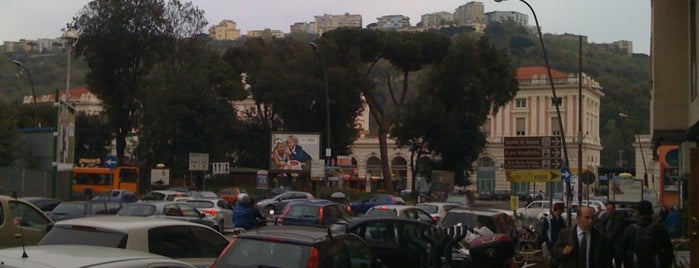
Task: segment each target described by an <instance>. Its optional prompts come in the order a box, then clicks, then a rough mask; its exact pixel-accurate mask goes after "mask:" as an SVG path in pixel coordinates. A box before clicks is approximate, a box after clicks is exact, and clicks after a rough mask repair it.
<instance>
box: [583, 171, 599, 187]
mask: <svg viewBox="0 0 699 268" xmlns="http://www.w3.org/2000/svg"><path fill="white" fill-rule="evenodd" d="M595 179H596V178H595V173H592V172H590V171H588V172H585V173H583V175H582V182H583V183H584V184H586V185H590V184H592V183H594V182H595Z"/></svg>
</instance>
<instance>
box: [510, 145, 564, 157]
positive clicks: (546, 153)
mask: <svg viewBox="0 0 699 268" xmlns="http://www.w3.org/2000/svg"><path fill="white" fill-rule="evenodd" d="M505 157H507V158H560V157H561V149H560V148H549V147H546V148H525V147H515V148H505Z"/></svg>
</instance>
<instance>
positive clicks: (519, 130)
mask: <svg viewBox="0 0 699 268" xmlns="http://www.w3.org/2000/svg"><path fill="white" fill-rule="evenodd" d="M515 122H516V123H515V135H516V136H524V135H527V131H526V121H525V119H524V118H517V119H516V121H515Z"/></svg>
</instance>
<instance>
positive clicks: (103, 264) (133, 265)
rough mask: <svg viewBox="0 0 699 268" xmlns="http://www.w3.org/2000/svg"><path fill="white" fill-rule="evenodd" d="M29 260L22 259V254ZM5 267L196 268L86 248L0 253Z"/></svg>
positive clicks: (127, 252)
mask: <svg viewBox="0 0 699 268" xmlns="http://www.w3.org/2000/svg"><path fill="white" fill-rule="evenodd" d="M23 252H26V253H27V257H26V258H23V257H22V253H23ZM0 260H2V267H44V268H76V267H92V268H122V267H123V268H127V267H128V268H150V267H168V268H194V267H196V266H194V265H191V264H188V263H186V262H182V261H178V260H174V259H171V258H168V257H165V256H160V255H156V254H151V253H146V252H141V251H135V250H128V249H119V248H108V247H95V246H85V245H49V246H28V247H26V248H22V247H14V248H6V249H0Z"/></svg>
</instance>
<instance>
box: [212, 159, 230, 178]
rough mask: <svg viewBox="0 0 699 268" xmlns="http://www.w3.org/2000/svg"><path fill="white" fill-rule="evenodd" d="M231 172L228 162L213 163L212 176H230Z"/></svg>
mask: <svg viewBox="0 0 699 268" xmlns="http://www.w3.org/2000/svg"><path fill="white" fill-rule="evenodd" d="M229 171H230V169H229V164H228V162H215V163H211V174H214V175H219V174H228V173H229Z"/></svg>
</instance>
